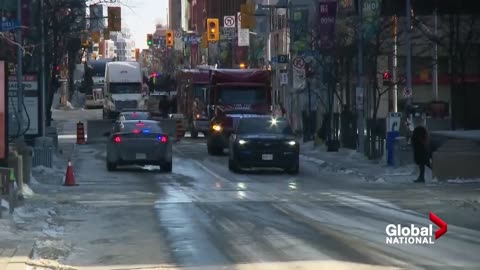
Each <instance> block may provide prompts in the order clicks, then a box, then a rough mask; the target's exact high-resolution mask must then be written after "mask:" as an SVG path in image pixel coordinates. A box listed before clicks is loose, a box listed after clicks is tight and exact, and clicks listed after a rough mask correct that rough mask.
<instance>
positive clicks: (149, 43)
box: [147, 34, 153, 47]
mask: <svg viewBox="0 0 480 270" xmlns="http://www.w3.org/2000/svg"><path fill="white" fill-rule="evenodd" d="M147 45H148V46H149V47H150V46H152V45H153V35H152V34H147Z"/></svg>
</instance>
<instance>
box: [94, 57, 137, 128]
mask: <svg viewBox="0 0 480 270" xmlns="http://www.w3.org/2000/svg"><path fill="white" fill-rule="evenodd" d="M142 86H143V76H142V71H141V69H140V64H139V63H138V62H110V63H107V67H106V71H105V88H104V95H105V105H104V107H103V119H114V118H116V117H117V116H118V114H119V113H120V112H121V111H122V110H125V109H128V110H132V109H144V108H145V95H144V94H143V92H142Z"/></svg>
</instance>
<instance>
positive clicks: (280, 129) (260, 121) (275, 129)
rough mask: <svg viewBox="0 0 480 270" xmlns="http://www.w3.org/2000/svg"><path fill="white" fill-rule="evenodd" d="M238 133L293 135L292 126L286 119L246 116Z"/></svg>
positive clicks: (241, 121) (240, 124)
mask: <svg viewBox="0 0 480 270" xmlns="http://www.w3.org/2000/svg"><path fill="white" fill-rule="evenodd" d="M237 133H238V134H283V135H293V131H292V128H291V127H290V125H289V124H288V122H287V120H286V119H283V118H282V119H277V120H276V121H272V119H271V118H244V119H242V120H240V123H239V124H238V128H237Z"/></svg>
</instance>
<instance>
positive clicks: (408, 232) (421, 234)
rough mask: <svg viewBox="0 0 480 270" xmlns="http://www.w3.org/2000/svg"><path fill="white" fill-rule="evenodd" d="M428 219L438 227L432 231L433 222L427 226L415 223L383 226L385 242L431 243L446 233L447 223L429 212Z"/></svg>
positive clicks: (393, 243) (392, 243)
mask: <svg viewBox="0 0 480 270" xmlns="http://www.w3.org/2000/svg"><path fill="white" fill-rule="evenodd" d="M430 221H432V222H433V223H434V224H435V225H436V226H438V229H437V230H436V231H434V228H433V226H434V225H433V224H430V225H428V226H417V225H415V224H410V225H402V224H388V225H387V227H386V228H385V233H386V234H387V236H386V237H385V243H386V244H391V245H395V244H408V245H432V244H435V240H437V239H439V238H440V237H442V236H443V235H444V234H445V233H447V227H448V225H447V223H446V222H445V221H443V220H442V219H441V218H439V217H438V216H437V215H435V214H434V213H433V212H430Z"/></svg>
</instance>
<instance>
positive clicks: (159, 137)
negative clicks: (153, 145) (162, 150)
mask: <svg viewBox="0 0 480 270" xmlns="http://www.w3.org/2000/svg"><path fill="white" fill-rule="evenodd" d="M157 138H158V140H159V141H161V142H162V143H166V142H168V138H167V136H158V137H157Z"/></svg>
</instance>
